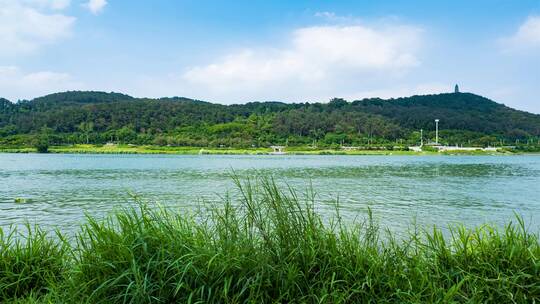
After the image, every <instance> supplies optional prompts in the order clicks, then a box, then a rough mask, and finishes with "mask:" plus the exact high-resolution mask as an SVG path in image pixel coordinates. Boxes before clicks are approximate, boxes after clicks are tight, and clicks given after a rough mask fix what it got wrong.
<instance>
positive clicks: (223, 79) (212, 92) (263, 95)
mask: <svg viewBox="0 0 540 304" xmlns="http://www.w3.org/2000/svg"><path fill="white" fill-rule="evenodd" d="M421 41H422V30H421V29H420V28H418V27H414V26H404V25H384V26H379V27H369V26H363V25H328V26H313V27H306V28H300V29H298V30H296V31H294V32H293V33H292V35H291V39H290V41H289V43H288V46H287V47H283V48H277V49H276V48H264V47H263V48H249V49H244V50H239V51H237V52H235V53H231V54H227V55H225V56H224V57H223V58H221V59H220V60H217V61H216V62H214V63H211V64H207V65H201V66H195V67H191V68H189V69H187V71H185V72H184V73H183V74H181V75H179V76H178V75H177V76H173V77H169V82H176V81H177V82H178V83H182V84H184V85H183V86H184V87H185V91H187V93H188V94H195V95H196V96H197V97H199V96H200V97H201V98H218V99H219V100H223V99H226V100H229V101H235V102H237V101H247V100H253V99H287V100H295V101H298V100H306V99H311V98H316V99H320V98H327V97H332V96H334V95H336V94H338V93H339V95H341V96H343V94H347V93H348V92H347V91H351V90H352V88H354V86H356V89H355V90H358V87H359V86H360V87H361V86H362V85H363V84H368V83H372V82H373V81H375V80H376V79H389V78H393V77H400V76H402V75H404V73H406V72H407V71H409V70H410V69H411V68H414V67H416V66H418V65H419V64H420V61H419V59H418V56H417V53H418V50H419V47H420V44H421ZM176 87H177V88H178V86H176ZM201 92H204V95H201ZM197 93H199V94H197Z"/></svg>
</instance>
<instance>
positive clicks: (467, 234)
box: [0, 180, 540, 303]
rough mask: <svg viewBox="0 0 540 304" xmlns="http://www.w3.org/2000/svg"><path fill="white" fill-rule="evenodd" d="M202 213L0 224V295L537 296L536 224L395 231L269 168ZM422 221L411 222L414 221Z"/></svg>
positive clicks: (144, 298)
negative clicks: (282, 183) (72, 233)
mask: <svg viewBox="0 0 540 304" xmlns="http://www.w3.org/2000/svg"><path fill="white" fill-rule="evenodd" d="M236 182H237V186H238V188H239V190H240V194H241V195H240V196H239V198H238V199H237V200H235V201H230V200H228V199H224V201H223V202H222V204H220V207H219V208H217V207H209V206H206V208H202V209H201V210H202V211H200V212H198V213H193V214H186V213H175V212H173V211H171V210H166V209H162V208H161V209H160V208H156V206H146V205H140V207H139V208H137V209H125V210H119V211H117V212H116V213H114V214H113V215H112V216H111V217H110V218H109V219H107V220H98V219H95V218H89V219H88V223H87V224H84V225H83V226H82V227H81V230H80V232H79V234H78V235H77V236H76V237H75V239H74V240H68V238H67V237H66V236H63V235H61V234H59V235H58V237H57V238H51V237H50V236H48V235H47V234H46V233H44V232H43V231H42V230H40V229H39V227H36V228H32V227H28V231H24V232H23V233H24V235H25V236H26V237H27V238H26V239H25V240H22V239H21V238H20V237H17V235H15V234H12V233H7V232H4V233H0V256H1V259H0V301H1V302H3V303H6V302H7V303H9V302H11V303H59V302H61V303H148V302H162V303H194V302H198V303H246V302H248V303H315V302H316V303H367V302H375V303H382V302H384V303H387V302H392V303H412V302H414V303H418V302H430V303H432V302H472V303H533V302H537V301H539V300H540V285H539V284H538V277H539V276H540V269H539V268H538V263H539V258H540V244H539V242H538V235H537V234H532V233H529V232H527V230H526V228H525V227H526V224H525V223H523V221H522V220H521V219H520V218H517V219H516V220H515V221H513V223H509V224H508V225H507V226H505V227H504V228H503V229H499V228H497V227H494V226H489V225H488V226H481V227H479V228H476V229H467V228H464V227H462V226H456V227H453V228H451V229H450V236H449V237H444V236H443V233H442V232H441V231H440V230H439V229H427V230H422V229H420V228H418V229H411V232H410V234H409V237H405V238H404V239H400V240H398V239H396V238H394V237H393V236H392V235H387V234H383V233H381V231H383V230H381V229H379V227H378V225H377V223H376V222H375V221H374V220H373V219H372V217H371V215H370V213H368V214H367V215H366V218H365V219H364V220H363V221H360V222H356V223H344V222H341V221H340V217H339V208H338V207H337V206H336V214H335V216H334V218H333V220H330V221H325V220H323V219H322V218H321V217H320V215H319V214H317V213H316V212H315V208H314V201H313V199H312V198H310V196H306V197H302V196H298V195H295V194H294V193H290V192H288V191H289V190H284V191H282V190H281V189H280V188H279V187H278V186H276V185H275V184H274V183H272V182H269V181H268V180H261V181H259V182H258V183H257V184H256V185H254V184H249V183H243V184H241V183H240V182H238V181H236ZM413 228H414V227H413Z"/></svg>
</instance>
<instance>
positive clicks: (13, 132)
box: [0, 91, 540, 147]
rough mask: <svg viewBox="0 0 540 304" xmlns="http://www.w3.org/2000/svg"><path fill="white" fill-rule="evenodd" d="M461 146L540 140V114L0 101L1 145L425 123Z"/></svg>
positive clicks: (387, 128)
mask: <svg viewBox="0 0 540 304" xmlns="http://www.w3.org/2000/svg"><path fill="white" fill-rule="evenodd" d="M434 119H440V130H441V138H442V141H443V142H448V143H452V144H469V143H471V144H481V145H487V144H495V143H506V144H508V143H515V142H516V141H518V142H524V141H531V140H538V138H540V115H537V114H531V113H527V112H524V111H518V110H515V109H512V108H509V107H507V106H505V105H503V104H499V103H496V102H494V101H492V100H489V99H487V98H484V97H482V96H478V95H475V94H470V93H452V94H438V95H424V96H412V97H404V98H397V99H389V100H383V99H379V98H371V99H363V100H356V101H353V102H347V101H345V100H343V99H333V100H331V101H330V102H328V103H298V104H287V103H281V102H252V103H247V104H235V105H221V104H213V103H209V102H204V101H199V100H193V99H189V98H183V97H173V98H160V99H149V98H134V97H131V96H129V95H125V94H120V93H105V92H79V91H74V92H63V93H56V94H51V95H47V96H43V97H39V98H36V99H33V100H25V101H21V102H18V103H11V102H9V101H7V100H5V99H0V136H1V138H0V141H1V142H2V143H3V144H12V145H14V144H27V143H28V142H30V141H31V139H32V138H33V137H35V136H37V135H39V134H43V133H46V134H48V136H49V137H50V138H51V140H53V141H54V143H58V144H64V143H80V142H84V141H86V140H88V141H89V142H92V143H105V142H107V141H111V140H112V141H116V142H123V143H135V144H159V145H164V144H169V145H181V146H182V145H183V146H222V145H225V146H234V147H251V146H266V145H270V144H278V143H282V144H283V143H287V144H289V145H306V144H311V143H313V142H314V141H316V142H317V144H318V145H321V146H332V145H340V144H346V145H368V144H377V145H382V144H384V145H387V144H391V143H396V142H398V143H403V144H415V143H416V142H418V140H419V133H418V131H419V130H420V129H423V130H424V132H425V133H424V134H425V136H426V137H425V139H429V138H432V137H433V129H434V123H433V120H434Z"/></svg>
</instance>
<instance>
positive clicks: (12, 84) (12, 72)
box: [0, 66, 84, 101]
mask: <svg viewBox="0 0 540 304" xmlns="http://www.w3.org/2000/svg"><path fill="white" fill-rule="evenodd" d="M76 89H84V85H83V84H82V83H80V82H77V81H74V80H73V79H72V77H71V76H70V75H69V74H66V73H57V72H51V71H38V72H25V71H23V70H21V69H20V68H19V67H16V66H0V92H2V93H1V94H2V96H0V97H4V98H8V99H10V100H12V101H15V100H17V99H31V98H33V97H36V96H42V95H46V94H50V93H55V92H60V91H67V90H76Z"/></svg>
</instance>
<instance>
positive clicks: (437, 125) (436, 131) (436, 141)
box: [435, 119, 439, 145]
mask: <svg viewBox="0 0 540 304" xmlns="http://www.w3.org/2000/svg"><path fill="white" fill-rule="evenodd" d="M435 143H436V144H437V145H438V144H439V120H438V119H435Z"/></svg>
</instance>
